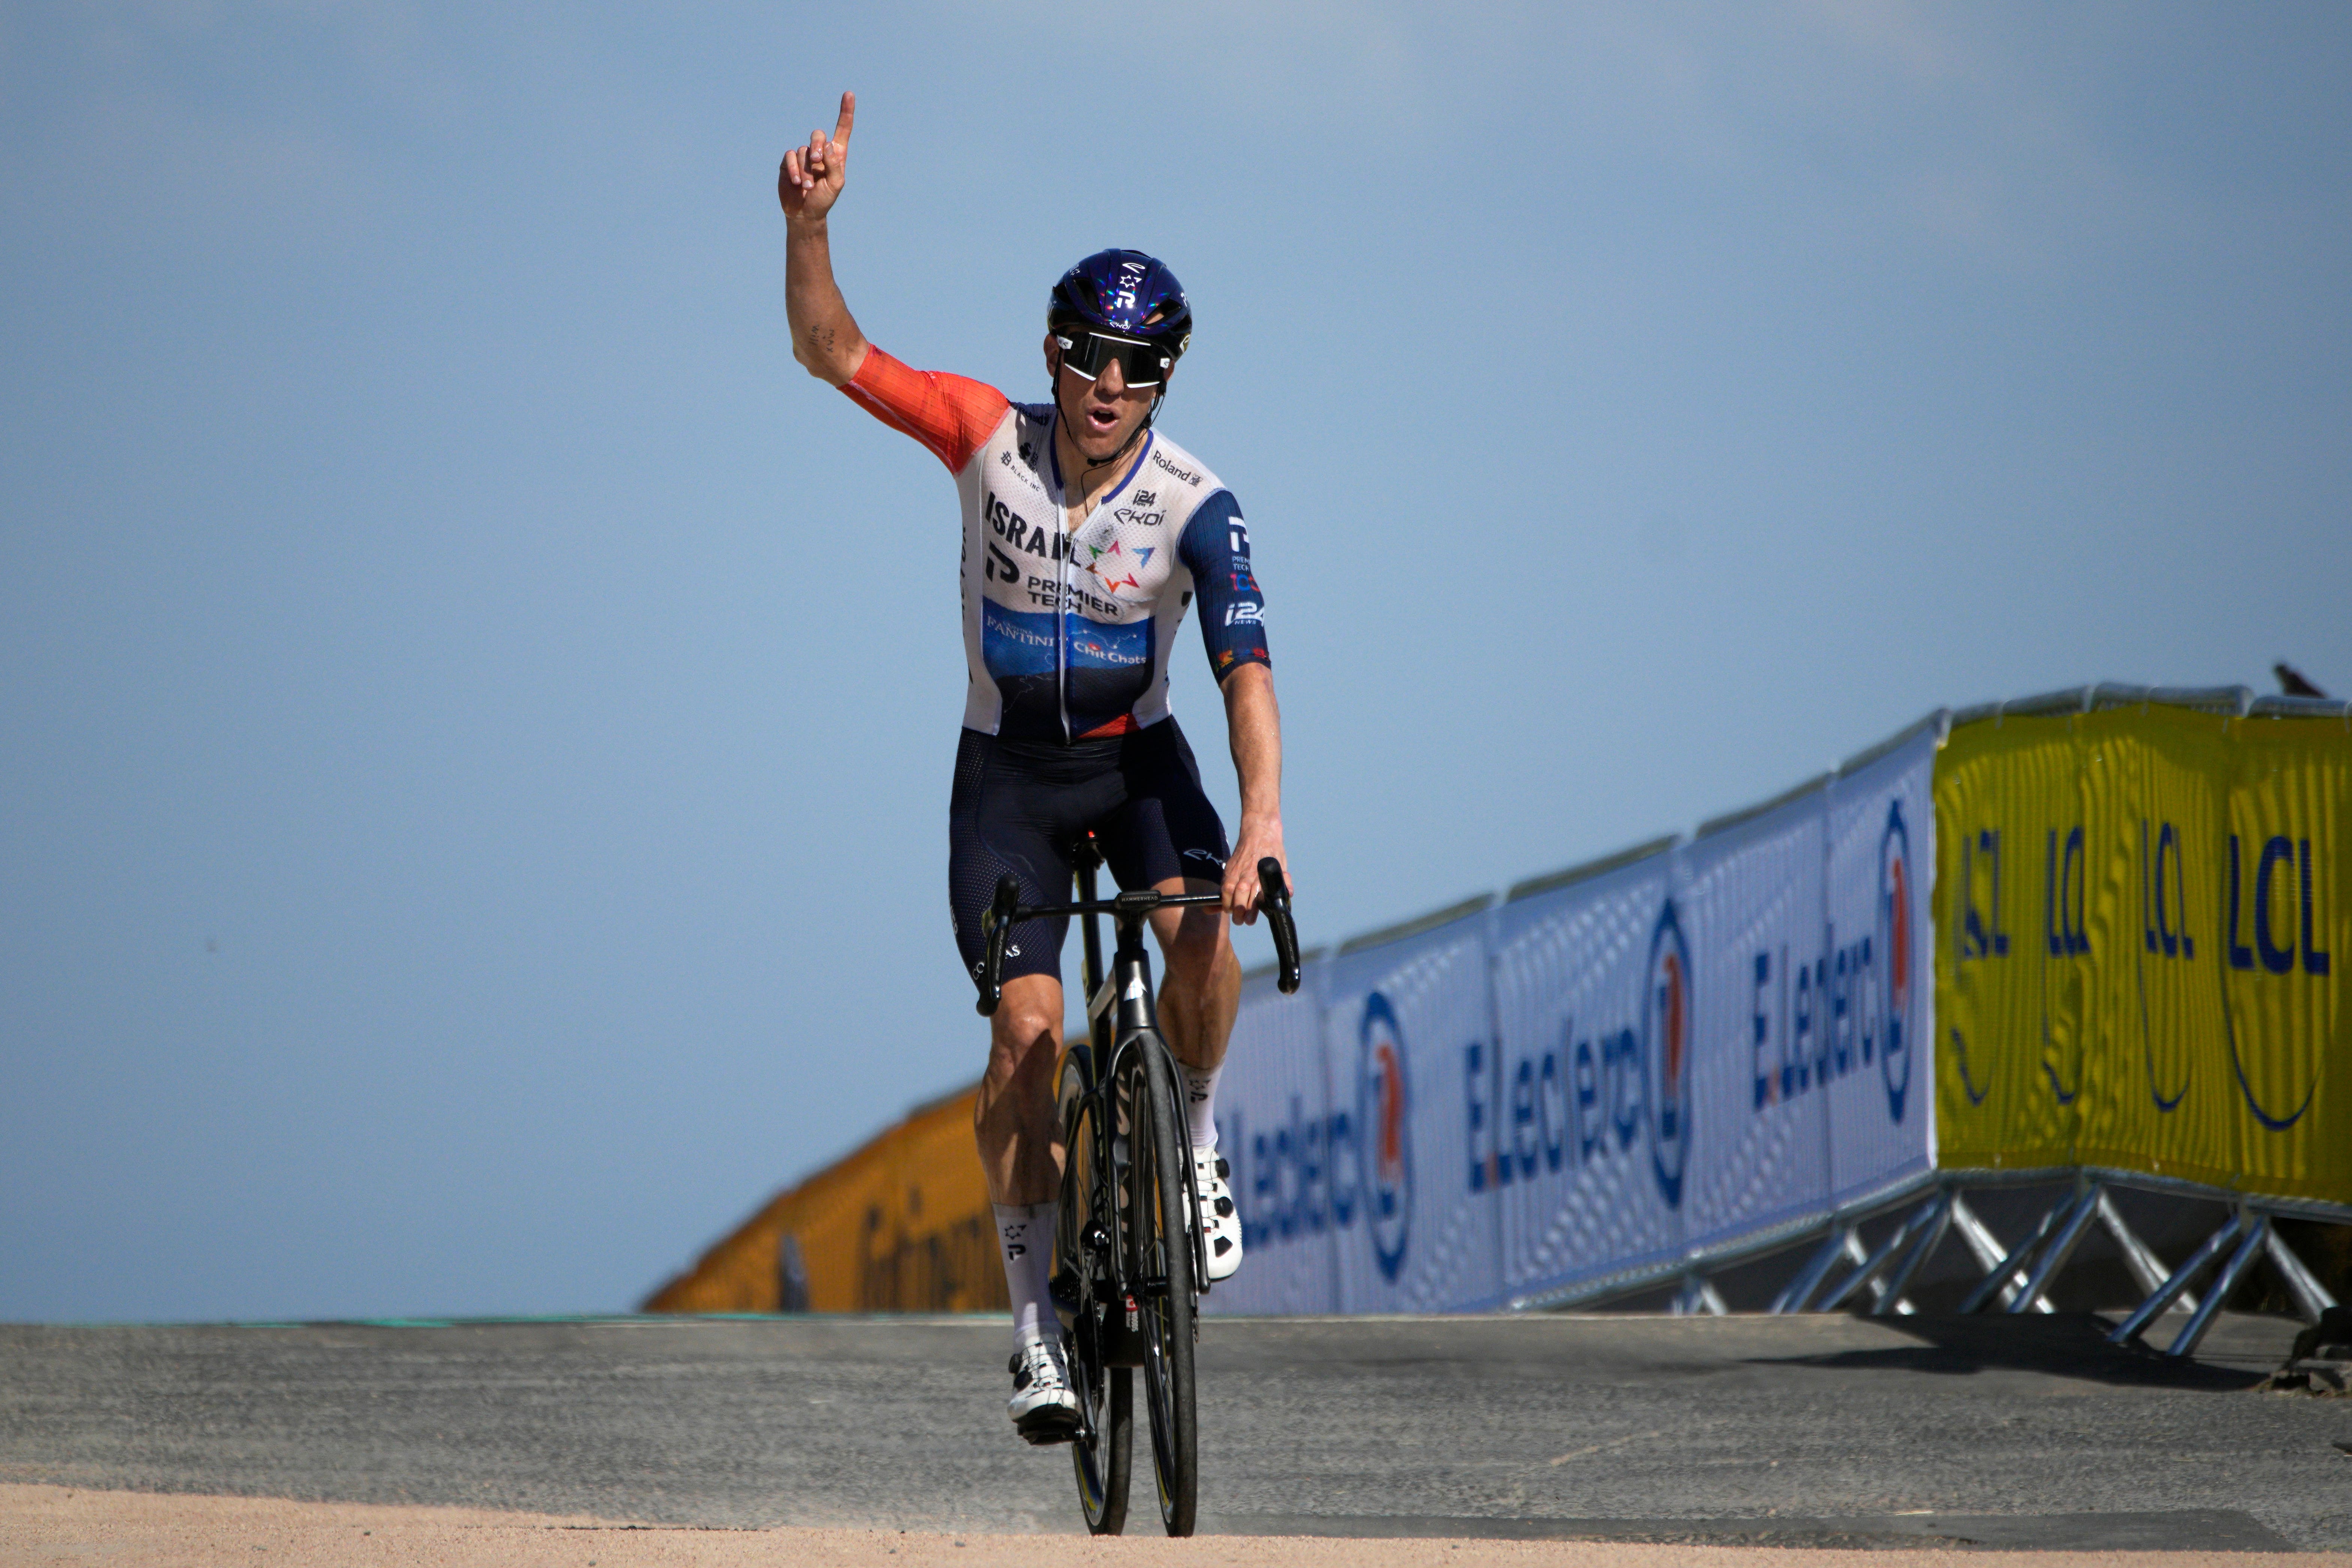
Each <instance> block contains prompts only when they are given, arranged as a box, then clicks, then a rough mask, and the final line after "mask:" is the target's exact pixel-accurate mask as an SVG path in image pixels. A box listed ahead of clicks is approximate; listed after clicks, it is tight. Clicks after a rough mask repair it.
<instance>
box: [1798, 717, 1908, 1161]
mask: <svg viewBox="0 0 2352 1568" xmlns="http://www.w3.org/2000/svg"><path fill="white" fill-rule="evenodd" d="M1938 728H1939V726H1938V725H1937V724H1935V723H1930V724H1926V725H1922V726H1921V727H1920V729H1919V731H1918V732H1917V733H1916V734H1915V735H1913V736H1912V737H1911V738H1910V739H1908V740H1906V741H1905V742H1902V743H1901V744H1899V745H1896V746H1895V747H1893V748H1892V749H1891V750H1889V751H1888V752H1885V754H1884V755H1882V756H1879V757H1878V758H1876V759H1875V760H1874V761H1871V762H1868V763H1864V764H1862V765H1861V766H1859V767H1855V768H1851V769H1848V770H1845V771H1842V772H1840V773H1839V774H1838V776H1837V777H1836V778H1835V779H1833V780H1832V781H1831V783H1830V787H1829V794H1828V814H1827V826H1828V854H1827V856H1826V858H1825V865H1826V870H1825V873H1824V877H1823V892H1824V894H1825V896H1826V899H1827V901H1828V923H1827V927H1826V934H1825V936H1824V940H1823V942H1822V947H1823V949H1824V953H1825V958H1826V963H1825V965H1824V966H1823V967H1822V968H1821V969H1819V970H1818V971H1817V975H1816V987H1815V994H1817V995H1820V994H1823V984H1822V983H1825V984H1826V994H1827V998H1828V1008H1827V1012H1828V1017H1829V1049H1828V1052H1827V1058H1828V1059H1827V1061H1826V1063H1824V1064H1821V1065H1825V1066H1826V1067H1827V1068H1828V1069H1829V1079H1828V1085H1827V1100H1828V1114H1829V1126H1830V1130H1831V1133H1832V1136H1831V1139H1830V1144H1829V1154H1830V1171H1829V1198H1830V1202H1831V1203H1832V1204H1833V1205H1848V1204H1854V1203H1859V1202H1862V1201H1864V1199H1866V1198H1868V1197H1870V1196H1872V1195H1873V1194H1879V1193H1884V1192H1887V1191H1889V1190H1891V1189H1894V1188H1896V1187H1899V1186H1902V1185H1904V1184H1906V1183H1910V1182H1914V1181H1916V1180H1919V1179H1922V1178H1924V1177H1925V1176H1926V1175H1927V1173H1928V1172H1929V1171H1930V1170H1932V1169H1933V1168H1934V1165H1935V1160H1936V1142H1935V1111H1936V1105H1935V1098H1936V1097H1935V1085H1934V1077H1935V1074H1934V1065H1933V1064H1934V1056H1935V1050H1934V1040H1935V1016H1934V1008H1935V991H1936V970H1935V962H1936V961H1935V942H1934V941H1933V940H1932V938H1931V937H1930V934H1929V933H1930V932H1931V931H1932V930H1933V929H1934V928H1933V926H1932V925H1931V923H1930V921H1931V918H1932V917H1931V908H1930V906H1931V902H1932V898H1933V888H1932V877H1931V875H1930V868H1932V867H1933V866H1934V865H1935V864H1936V812H1935V762H1936V744H1937V729H1938ZM1816 963H1822V961H1821V960H1816ZM1769 999H1770V998H1769V997H1768V998H1767V1000H1769Z"/></svg>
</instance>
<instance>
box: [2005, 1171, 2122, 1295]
mask: <svg viewBox="0 0 2352 1568" xmlns="http://www.w3.org/2000/svg"><path fill="white" fill-rule="evenodd" d="M2099 1197H2100V1189H2099V1188H2098V1186H2097V1185H2096V1184H2094V1185H2093V1186H2092V1188H2091V1190H2090V1191H2089V1192H2087V1193H2084V1194H2083V1195H2082V1197H2081V1198H2079V1199H2078V1200H2076V1202H2075V1204H2074V1212H2073V1213H2071V1214H2069V1215H2067V1216H2066V1223H2065V1224H2063V1225H2062V1226H2059V1227H2058V1234H2057V1235H2056V1236H2053V1237H2051V1238H2050V1245H2049V1246H2047V1247H2043V1248H2042V1260H2041V1261H2040V1262H2039V1263H2036V1264H2035V1265H2034V1266H2033V1276H2032V1279H2028V1280H2026V1282H2025V1289H2022V1290H2021V1291H2019V1292H2018V1295H2017V1299H2016V1300H2013V1301H2011V1303H2010V1305H2009V1310H2011V1311H2012V1312H2022V1311H2024V1310H2026V1309H2027V1308H2028V1307H2031V1306H2032V1304H2033V1303H2034V1302H2036V1301H2038V1300H2042V1290H2043V1289H2045V1288H2046V1287H2047V1286H2048V1285H2049V1284H2050V1283H2051V1281H2053V1280H2054V1279H2057V1278H2058V1271H2059V1270H2060V1269H2062V1268H2065V1267H2066V1260H2067V1259H2068V1258H2072V1257H2074V1248H2075V1247H2078V1246H2080V1245H2081V1244H2082V1240H2083V1237H2084V1233H2085V1232H2086V1231H2088V1230H2089V1229H2090V1228H2091V1222H2092V1221H2093V1220H2095V1219H2096V1218H2098V1217H2099Z"/></svg>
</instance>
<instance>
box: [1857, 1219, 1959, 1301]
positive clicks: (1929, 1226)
mask: <svg viewBox="0 0 2352 1568" xmlns="http://www.w3.org/2000/svg"><path fill="white" fill-rule="evenodd" d="M1957 1202H1958V1194H1955V1193H1937V1194H1936V1195H1935V1196H1934V1197H1932V1198H1930V1199H1928V1200H1927V1206H1926V1207H1924V1208H1922V1209H1921V1210H1920V1211H1919V1215H1918V1216H1916V1217H1919V1218H1924V1219H1925V1221H1926V1223H1925V1224H1923V1225H1921V1226H1919V1239H1918V1240H1916V1241H1915V1242H1913V1243H1912V1244H1911V1250H1910V1251H1909V1252H1906V1253H1905V1254H1904V1255H1903V1261H1902V1262H1900V1263H1898V1264H1896V1265H1895V1273H1894V1275H1893V1276H1892V1277H1891V1278H1890V1279H1888V1280H1887V1281H1886V1294H1885V1295H1884V1296H1881V1297H1880V1298H1879V1299H1878V1305H1877V1306H1875V1307H1874V1308H1872V1309H1871V1312H1872V1315H1873V1316H1874V1317H1881V1318H1883V1317H1885V1316H1886V1315H1887V1314H1888V1313H1889V1312H1906V1311H1908V1310H1910V1303H1909V1302H1907V1301H1906V1300H1903V1288H1904V1287H1905V1286H1906V1285H1908V1284H1910V1283H1911V1276H1912V1275H1914V1274H1916V1273H1917V1272H1918V1271H1919V1266H1920V1265H1921V1264H1923V1263H1925V1262H1927V1259H1928V1258H1930V1257H1932V1256H1933V1255H1934V1253H1935V1251H1936V1248H1937V1247H1938V1246H1939V1245H1941V1244H1942V1242H1943V1239H1944V1233H1945V1232H1946V1231H1947V1230H1949V1229H1950V1228H1951V1226H1952V1205H1953V1204H1955V1203H1957ZM1931 1211H1932V1212H1931Z"/></svg>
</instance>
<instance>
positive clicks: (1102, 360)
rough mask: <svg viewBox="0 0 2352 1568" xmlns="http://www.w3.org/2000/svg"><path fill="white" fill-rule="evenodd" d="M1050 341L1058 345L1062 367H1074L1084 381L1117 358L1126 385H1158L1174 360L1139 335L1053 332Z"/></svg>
mask: <svg viewBox="0 0 2352 1568" xmlns="http://www.w3.org/2000/svg"><path fill="white" fill-rule="evenodd" d="M1054 341H1055V342H1057V343H1059V344H1061V345H1062V368H1063V369H1065V370H1074V371H1076V372H1077V373H1078V374H1080V375H1082V376H1085V377H1086V378H1087V380H1088V381H1092V380H1094V379H1095V378H1096V377H1097V376H1098V375H1100V374H1102V370H1103V366H1104V365H1106V364H1108V363H1110V362H1111V361H1113V360H1117V361H1118V371H1119V374H1120V375H1121V376H1122V377H1123V378H1124V379H1125V380H1126V382H1127V384H1128V385H1129V386H1158V385H1159V384H1160V383H1161V382H1163V381H1165V380H1167V379H1168V372H1169V371H1170V370H1171V368H1173V367H1174V365H1175V363H1176V358H1175V356H1174V355H1173V354H1171V353H1169V352H1168V351H1167V350H1165V349H1163V348H1161V347H1160V345H1159V344H1158V343H1148V342H1144V341H1143V340H1142V339H1140V338H1115V337H1112V336H1111V335H1110V334H1109V333H1108V332H1086V331H1076V332H1074V333H1073V335H1069V336H1065V335H1064V334H1063V333H1061V332H1055V334H1054Z"/></svg>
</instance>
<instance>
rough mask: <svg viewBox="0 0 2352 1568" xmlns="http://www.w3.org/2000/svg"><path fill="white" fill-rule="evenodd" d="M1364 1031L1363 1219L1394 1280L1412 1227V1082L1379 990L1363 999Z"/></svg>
mask: <svg viewBox="0 0 2352 1568" xmlns="http://www.w3.org/2000/svg"><path fill="white" fill-rule="evenodd" d="M1359 1032H1360V1036H1361V1037H1362V1041H1363V1050H1362V1055H1361V1056H1360V1058H1359V1060H1358V1064H1357V1068H1356V1127H1357V1133H1356V1135H1357V1136H1358V1137H1359V1138H1360V1139H1363V1140H1364V1141H1365V1142H1366V1143H1367V1144H1368V1145H1369V1147H1367V1148H1365V1149H1364V1150H1363V1151H1362V1157H1361V1165H1362V1169H1363V1173H1364V1217H1365V1220H1366V1223H1367V1225H1368V1226H1369V1228H1370V1231H1371V1233H1372V1256H1373V1257H1374V1258H1378V1259H1379V1260H1380V1265H1381V1277H1382V1278H1384V1279H1389V1280H1391V1281H1393V1280H1394V1279H1396V1277H1397V1275H1398V1274H1399V1273H1400V1272H1401V1271H1402V1269H1403V1268H1404V1248H1405V1242H1406V1240H1407V1238H1408V1234H1409V1231H1410V1229H1411V1226H1412V1104H1411V1102H1410V1100H1408V1099H1407V1095H1408V1093H1409V1092H1410V1090H1409V1085H1410V1083H1411V1079H1410V1078H1409V1077H1408V1075H1407V1074H1406V1071H1405V1055H1404V1036H1403V1034H1402V1031H1400V1030H1399V1029H1398V1028H1397V1016H1396V1009H1395V1008H1394V1007H1391V1006H1390V1005H1389V999H1388V998H1387V997H1385V996H1383V995H1381V994H1380V993H1379V992H1377V991H1375V992H1373V993H1372V994H1370V996H1367V997H1366V998H1364V1021H1363V1025H1362V1027H1361V1029H1360V1031H1359Z"/></svg>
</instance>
